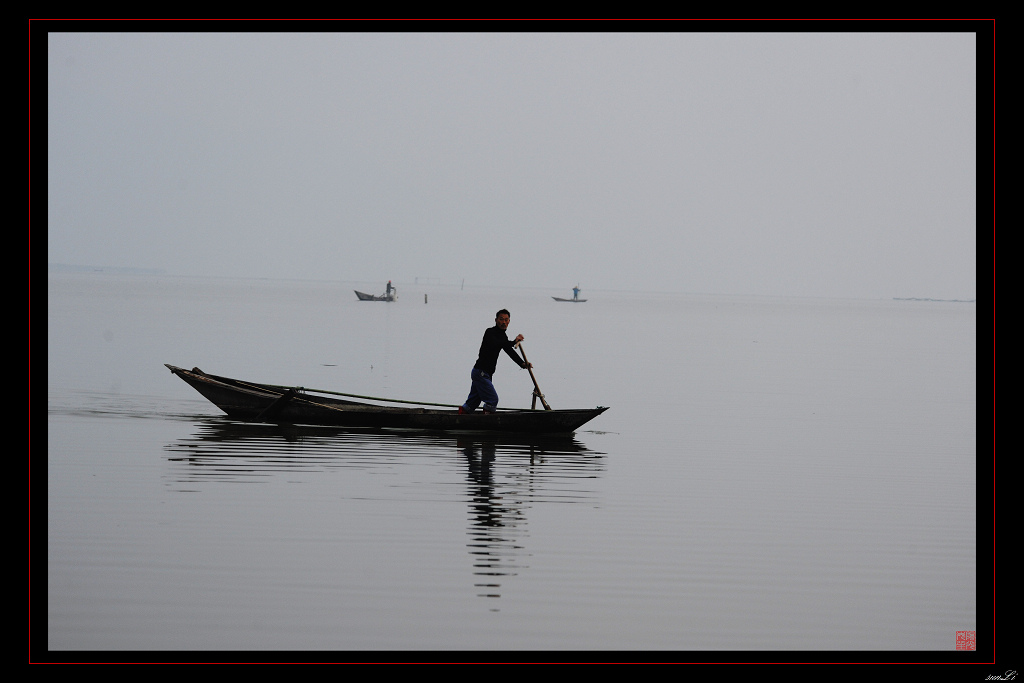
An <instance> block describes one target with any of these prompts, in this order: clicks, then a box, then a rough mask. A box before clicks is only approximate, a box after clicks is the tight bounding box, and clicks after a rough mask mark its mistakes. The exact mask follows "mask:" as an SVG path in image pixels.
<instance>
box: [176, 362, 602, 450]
mask: <svg viewBox="0 0 1024 683" xmlns="http://www.w3.org/2000/svg"><path fill="white" fill-rule="evenodd" d="M167 368H168V369H169V370H170V371H171V372H172V373H173V374H175V375H177V376H178V377H180V378H181V379H182V380H184V381H185V382H186V383H187V384H188V385H189V386H191V387H192V388H193V389H195V390H196V391H198V392H199V393H200V394H201V395H202V396H203V397H204V398H206V399H207V400H208V401H210V402H211V403H213V404H214V405H215V406H217V407H218V408H220V409H221V410H222V411H224V413H226V414H227V415H228V417H230V418H232V419H235V420H240V421H243V422H263V423H269V424H294V425H319V426H330V427H344V428H351V429H415V430H439V431H466V432H514V433H519V434H572V433H573V432H575V431H576V429H578V428H579V427H581V426H582V425H584V424H586V423H587V422H589V421H590V420H592V419H594V418H595V417H597V416H598V415H600V414H601V413H603V412H604V411H606V410H608V408H606V407H604V406H598V407H597V408H588V409H582V410H499V411H498V412H496V413H491V414H484V413H482V412H474V413H469V414H465V415H460V414H459V413H458V411H457V410H455V409H447V410H446V409H437V408H419V407H416V408H405V407H393V406H379V405H373V404H369V403H362V402H358V401H349V400H344V399H338V398H332V397H326V396H320V395H316V394H313V393H310V391H311V390H309V391H308V390H304V389H302V388H301V387H291V388H289V387H282V386H277V385H270V384H256V383H252V382H242V381H239V380H234V379H231V378H228V377H221V376H218V375H210V374H207V373H204V372H202V371H201V370H199V368H193V369H192V370H185V369H183V368H179V367H175V366H173V365H167Z"/></svg>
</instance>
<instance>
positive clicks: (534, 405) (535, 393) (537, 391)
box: [516, 342, 551, 410]
mask: <svg viewBox="0 0 1024 683" xmlns="http://www.w3.org/2000/svg"><path fill="white" fill-rule="evenodd" d="M516 348H518V349H519V353H521V354H523V362H524V363H526V364H527V366H526V369H527V370H529V371H530V379H532V380H533V402H532V403H531V404H530V410H536V409H537V399H538V398H539V399H540V402H541V404H542V405H543V406H544V410H551V406H549V405H548V402H547V401H545V400H544V394H542V393H541V392H540V386H539V385H538V384H537V378H536V377H535V376H534V374H533V368H531V367H530V366H529V363H530V361H528V360H526V351H524V350H523V342H516Z"/></svg>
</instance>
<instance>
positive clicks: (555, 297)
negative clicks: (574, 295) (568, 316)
mask: <svg viewBox="0 0 1024 683" xmlns="http://www.w3.org/2000/svg"><path fill="white" fill-rule="evenodd" d="M551 298H552V299H554V300H555V301H568V302H569V303H571V304H581V303H583V302H584V301H586V299H560V298H558V297H557V296H553V297H551Z"/></svg>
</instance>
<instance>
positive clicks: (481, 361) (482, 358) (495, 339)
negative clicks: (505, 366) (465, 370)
mask: <svg viewBox="0 0 1024 683" xmlns="http://www.w3.org/2000/svg"><path fill="white" fill-rule="evenodd" d="M514 346H515V342H512V341H509V338H508V336H507V335H506V334H505V330H503V329H501V328H500V327H498V326H497V325H495V326H494V327H489V328H487V331H486V332H484V339H483V341H482V342H480V355H479V356H478V357H477V359H476V365H474V366H473V367H475V368H477V369H478V370H483V371H484V372H486V373H487V374H488V375H493V374H494V368H495V367H496V366H497V365H498V354H499V353H500V352H501V350H502V349H504V350H505V353H507V354H508V357H509V358H511V359H512V360H514V361H515V362H516V365H518V366H519V367H521V368H525V367H526V363H524V362H523V359H522V358H520V357H519V354H518V353H516V350H515V349H514V348H513V347H514Z"/></svg>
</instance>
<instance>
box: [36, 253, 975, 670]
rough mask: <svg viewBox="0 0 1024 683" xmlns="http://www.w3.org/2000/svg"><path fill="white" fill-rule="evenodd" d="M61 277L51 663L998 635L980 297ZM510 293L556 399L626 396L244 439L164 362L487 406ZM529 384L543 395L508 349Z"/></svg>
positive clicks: (893, 644) (897, 641)
mask: <svg viewBox="0 0 1024 683" xmlns="http://www.w3.org/2000/svg"><path fill="white" fill-rule="evenodd" d="M48 282H49V288H48V302H47V303H48V328H47V335H48V353H47V370H48V375H47V402H48V417H47V468H46V479H47V519H46V524H47V538H48V542H47V547H46V551H47V563H46V565H47V646H48V648H49V649H50V650H72V651H73V650H195V651H204V650H331V651H355V650H368V651H388V650H423V651H426V650H442V651H443V650H448V651H466V650H468V651H474V650H504V651H517V650H519V651H523V650H556V651H571V650H582V651H601V650H608V651H611V650H617V651H621V650H636V651H642V650H666V651H686V650H694V651H703V650H715V651H732V650H763V651H775V650H782V651H787V650H790V651H803V650H821V651H829V650H841V651H851V650H894V651H898V650H934V651H951V650H953V649H954V642H955V634H956V632H957V631H965V630H966V631H974V630H975V629H976V628H977V623H976V610H977V595H976V582H977V565H976V542H977V538H976V504H977V500H976V456H977V447H976V436H977V432H976V430H977V412H976V405H977V404H976V341H975V335H976V307H975V304H973V303H954V302H928V301H866V300H831V299H784V298H765V297H749V298H743V297H723V296H710V295H684V294H659V293H647V294H641V293H622V292H598V291H585V292H584V295H585V296H586V297H587V298H588V299H589V301H588V302H587V303H585V304H564V303H556V302H554V301H552V299H551V298H550V297H551V296H552V295H555V296H565V295H566V294H567V292H568V289H569V288H568V287H567V288H566V291H546V290H537V289H514V290H500V289H487V288H466V289H465V290H463V289H460V288H459V287H445V286H440V285H438V286H423V285H419V286H418V285H412V284H410V285H402V284H401V283H399V294H400V298H399V301H398V302H396V303H393V304H386V303H360V302H357V301H356V298H355V295H354V293H353V291H352V290H353V289H361V290H364V291H372V292H376V291H378V290H383V283H343V282H339V283H326V282H303V281H271V280H227V279H192V278H175V277H169V276H141V275H140V276H130V275H113V274H109V273H91V274H90V273H83V274H67V273H51V274H50V275H49V278H48ZM424 294H426V295H427V296H428V303H424ZM501 307H505V308H508V309H510V310H511V312H512V323H511V325H510V327H509V332H510V336H512V335H514V334H516V333H522V334H523V335H524V336H525V337H526V341H525V344H524V346H525V350H526V353H527V354H528V356H529V359H530V361H531V362H532V363H533V364H534V366H535V372H536V376H537V380H538V382H539V383H540V386H541V389H542V390H543V391H544V393H545V395H546V397H547V399H548V401H549V403H550V404H551V405H552V406H553V407H555V408H572V407H592V406H595V405H606V406H610V407H611V409H610V410H609V411H608V412H606V413H605V414H604V415H602V416H600V417H599V418H597V419H596V420H595V421H593V422H592V423H590V424H588V425H586V426H585V427H584V428H583V430H581V431H580V432H577V434H576V435H575V437H574V438H572V439H563V440H557V441H543V440H541V441H534V442H529V441H521V442H516V441H509V440H497V441H487V440H480V439H479V438H477V439H461V438H457V437H454V436H442V435H425V434H402V433H396V434H367V433H354V432H344V431H339V430H329V429H312V428H307V429H298V428H290V429H289V428H283V427H274V426H260V425H244V424H238V423H233V422H231V421H229V420H227V419H226V418H224V417H222V416H221V414H220V413H219V411H218V410H217V409H216V408H215V407H213V406H212V405H211V404H209V403H207V402H206V401H205V400H204V399H203V398H202V397H200V396H199V395H198V394H197V393H195V392H194V390H192V389H191V388H190V387H188V386H187V385H186V384H185V383H184V382H182V381H181V380H179V379H177V378H176V377H174V376H173V375H171V374H170V373H169V372H168V371H167V370H166V368H164V366H163V364H164V363H171V364H173V365H179V366H183V367H187V368H191V367H193V366H199V367H200V368H202V369H203V370H205V371H207V372H211V373H215V374H221V375H228V376H232V377H239V378H242V379H248V380H253V381H260V382H269V383H277V384H289V385H301V386H306V387H314V388H320V389H328V390H334V391H344V392H351V393H357V394H366V395H372V396H388V397H394V398H404V399H409V400H421V401H437V402H442V403H460V402H461V401H462V400H463V399H464V398H465V395H466V393H467V391H468V389H469V370H470V368H471V366H472V364H473V361H474V360H475V355H476V351H477V348H478V346H479V342H480V336H481V334H482V333H483V330H484V329H485V328H486V327H488V326H489V325H491V324H493V318H494V313H495V311H496V310H497V309H498V308H501ZM495 384H496V387H497V389H498V392H499V394H500V395H501V399H502V405H504V406H509V407H516V406H518V407H528V406H529V402H530V395H531V391H532V384H531V381H530V378H529V375H528V373H525V372H522V371H520V370H519V369H518V368H516V367H515V366H514V365H513V364H512V363H511V362H510V361H509V360H508V359H507V358H502V359H499V365H498V371H497V373H496V375H495ZM36 475H37V477H38V476H39V473H38V472H36ZM36 521H37V524H38V523H39V521H38V520H36Z"/></svg>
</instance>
